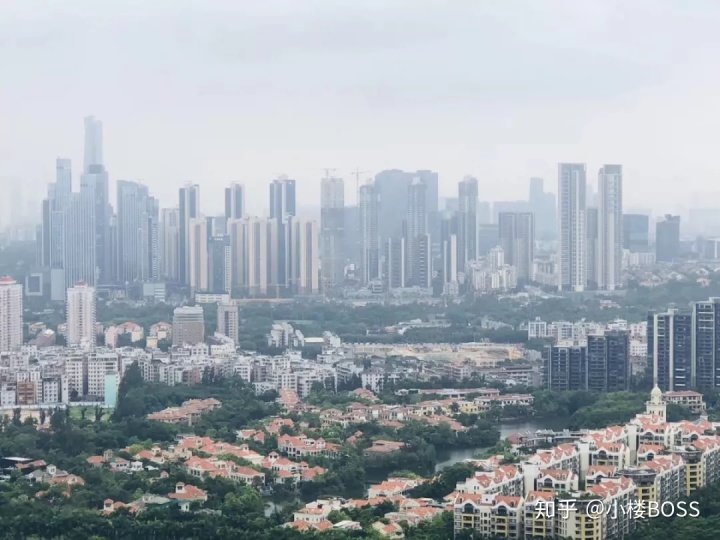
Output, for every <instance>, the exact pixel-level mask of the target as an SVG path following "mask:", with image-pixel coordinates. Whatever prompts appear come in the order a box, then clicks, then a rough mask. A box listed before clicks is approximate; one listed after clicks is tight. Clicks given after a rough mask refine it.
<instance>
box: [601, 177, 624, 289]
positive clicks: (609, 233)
mask: <svg viewBox="0 0 720 540" xmlns="http://www.w3.org/2000/svg"><path fill="white" fill-rule="evenodd" d="M622 190H623V173H622V165H603V167H602V169H600V172H599V173H598V247H599V252H598V270H597V278H598V288H600V289H602V290H606V291H614V290H615V289H620V288H622V249H623V248H622V244H623V231H622V227H623V213H622V210H623V197H622Z"/></svg>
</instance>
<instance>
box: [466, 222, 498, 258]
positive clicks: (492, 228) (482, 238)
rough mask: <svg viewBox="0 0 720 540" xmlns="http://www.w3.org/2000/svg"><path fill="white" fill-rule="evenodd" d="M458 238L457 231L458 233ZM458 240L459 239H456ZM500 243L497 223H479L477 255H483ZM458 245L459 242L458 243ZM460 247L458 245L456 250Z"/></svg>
mask: <svg viewBox="0 0 720 540" xmlns="http://www.w3.org/2000/svg"><path fill="white" fill-rule="evenodd" d="M458 238H459V233H458ZM458 242H459V240H458ZM499 243H500V228H499V227H498V224H497V223H485V224H480V225H478V227H477V253H478V257H485V256H486V255H487V254H488V251H490V250H491V249H492V248H494V247H497V246H498V244H499ZM458 246H459V244H458ZM459 249H460V248H459V247H458V250H459Z"/></svg>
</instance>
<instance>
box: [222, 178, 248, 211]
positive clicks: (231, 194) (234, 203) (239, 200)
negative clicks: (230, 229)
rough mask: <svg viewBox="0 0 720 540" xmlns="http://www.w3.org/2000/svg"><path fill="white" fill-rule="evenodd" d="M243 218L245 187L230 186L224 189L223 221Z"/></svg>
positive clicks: (238, 185)
mask: <svg viewBox="0 0 720 540" xmlns="http://www.w3.org/2000/svg"><path fill="white" fill-rule="evenodd" d="M244 216H245V186H243V185H242V184H231V185H230V187H227V188H225V219H226V220H229V219H240V218H242V217H244Z"/></svg>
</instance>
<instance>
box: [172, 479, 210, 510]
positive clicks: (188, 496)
mask: <svg viewBox="0 0 720 540" xmlns="http://www.w3.org/2000/svg"><path fill="white" fill-rule="evenodd" d="M168 498H169V499H173V500H175V501H177V502H178V504H179V505H180V510H182V511H183V512H188V511H189V510H190V505H191V504H192V503H200V504H202V503H204V502H205V501H207V498H208V496H207V493H206V492H205V491H203V490H202V489H200V488H197V487H195V486H191V485H186V484H183V483H182V482H178V483H177V484H176V485H175V493H168Z"/></svg>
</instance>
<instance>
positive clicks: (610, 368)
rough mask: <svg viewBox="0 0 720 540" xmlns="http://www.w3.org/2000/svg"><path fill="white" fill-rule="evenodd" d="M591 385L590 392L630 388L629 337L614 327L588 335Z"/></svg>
mask: <svg viewBox="0 0 720 540" xmlns="http://www.w3.org/2000/svg"><path fill="white" fill-rule="evenodd" d="M587 365H588V387H587V389H588V390H590V391H591V392H598V393H605V392H621V391H624V390H629V389H630V337H629V334H628V332H626V331H620V330H613V331H608V332H605V333H604V334H603V335H591V336H588V338H587Z"/></svg>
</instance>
